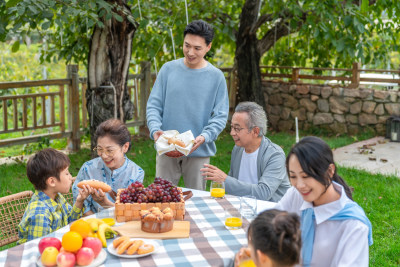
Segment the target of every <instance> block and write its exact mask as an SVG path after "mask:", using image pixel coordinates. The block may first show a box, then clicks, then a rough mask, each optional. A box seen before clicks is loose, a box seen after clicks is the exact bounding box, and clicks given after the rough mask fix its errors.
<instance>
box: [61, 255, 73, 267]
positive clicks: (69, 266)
mask: <svg viewBox="0 0 400 267" xmlns="http://www.w3.org/2000/svg"><path fill="white" fill-rule="evenodd" d="M75 262H76V258H75V254H74V253H71V252H60V253H58V256H57V266H58V267H74V266H75Z"/></svg>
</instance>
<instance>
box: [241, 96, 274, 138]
mask: <svg viewBox="0 0 400 267" xmlns="http://www.w3.org/2000/svg"><path fill="white" fill-rule="evenodd" d="M235 112H239V113H241V112H245V113H247V115H248V117H249V119H248V121H247V128H249V130H251V129H253V128H254V127H258V128H259V129H260V132H259V134H258V136H264V135H266V134H267V115H266V114H265V111H264V109H263V107H262V106H260V105H259V104H257V103H255V102H241V103H239V104H238V105H237V106H236V108H235Z"/></svg>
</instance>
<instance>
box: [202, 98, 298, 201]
mask: <svg viewBox="0 0 400 267" xmlns="http://www.w3.org/2000/svg"><path fill="white" fill-rule="evenodd" d="M266 132H267V116H266V114H265V111H264V110H263V108H262V107H261V106H260V105H258V104H257V103H254V102H242V103H239V105H238V106H237V107H236V109H235V113H234V114H233V116H232V121H231V136H232V138H233V141H234V142H235V147H234V148H233V151H232V156H231V167H230V170H229V173H228V174H226V173H224V172H223V171H221V170H220V169H218V168H217V167H215V166H213V165H210V164H204V168H202V169H200V171H201V172H202V175H203V176H204V179H206V180H213V181H220V182H225V190H226V193H228V194H232V195H237V196H245V195H252V196H255V197H256V198H257V199H261V200H268V201H273V202H278V201H279V200H280V199H281V198H282V196H283V195H284V194H285V192H286V190H287V189H288V188H289V187H290V183H289V179H288V177H287V173H286V167H285V153H284V152H283V150H282V148H281V147H279V146H278V145H276V144H274V143H272V142H271V140H269V139H268V138H267V137H265V134H266Z"/></svg>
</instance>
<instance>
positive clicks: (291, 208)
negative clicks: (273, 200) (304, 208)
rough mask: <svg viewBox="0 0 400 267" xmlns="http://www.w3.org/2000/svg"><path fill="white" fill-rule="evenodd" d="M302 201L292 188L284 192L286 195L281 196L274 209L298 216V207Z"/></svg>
mask: <svg viewBox="0 0 400 267" xmlns="http://www.w3.org/2000/svg"><path fill="white" fill-rule="evenodd" d="M303 201H304V200H303V198H302V197H301V195H300V194H299V193H298V192H297V190H296V188H294V187H293V186H292V187H290V188H289V189H288V190H287V191H286V193H285V194H284V195H283V197H282V198H281V200H280V201H279V202H278V203H277V204H276V206H275V207H274V208H275V209H278V210H285V211H287V212H295V213H297V214H299V211H300V207H301V205H302V203H303Z"/></svg>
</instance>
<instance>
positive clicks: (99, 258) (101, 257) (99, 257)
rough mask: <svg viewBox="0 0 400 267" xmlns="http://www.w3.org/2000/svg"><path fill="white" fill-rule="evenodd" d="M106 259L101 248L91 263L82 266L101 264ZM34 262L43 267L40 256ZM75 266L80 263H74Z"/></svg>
mask: <svg viewBox="0 0 400 267" xmlns="http://www.w3.org/2000/svg"><path fill="white" fill-rule="evenodd" d="M106 259H107V252H106V251H105V250H104V249H102V250H101V252H100V253H99V255H97V257H96V258H95V259H94V260H93V261H92V263H91V264H89V265H84V266H86V267H96V266H100V265H101V264H103V263H104V262H105V261H106ZM36 264H37V266H39V267H44V265H43V264H42V260H41V257H39V258H38V260H37V262H36ZM75 266H82V265H75Z"/></svg>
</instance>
